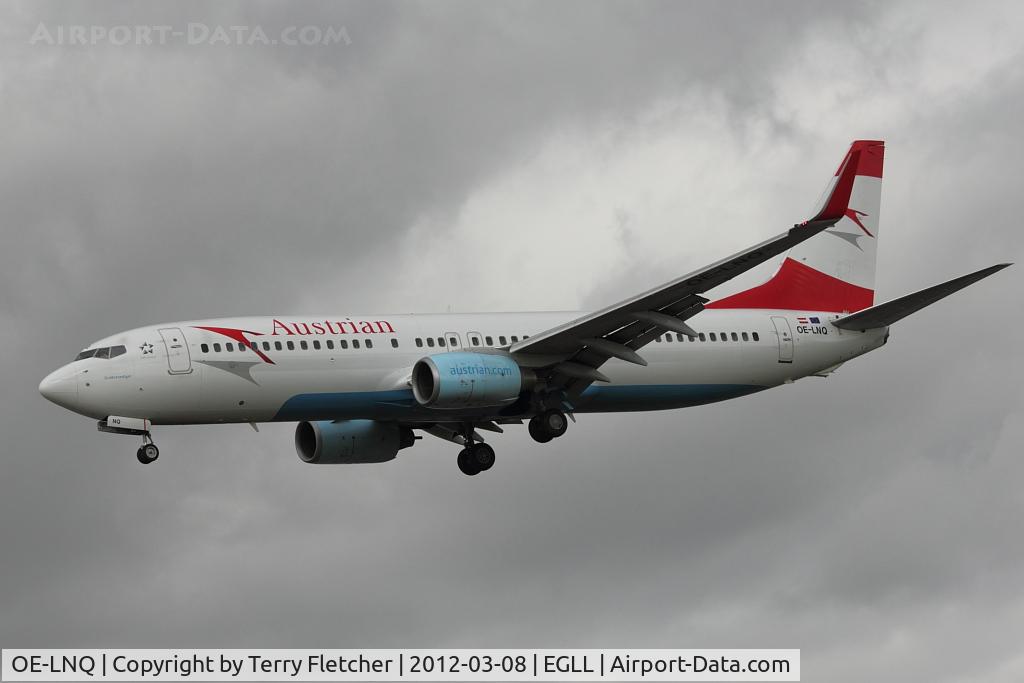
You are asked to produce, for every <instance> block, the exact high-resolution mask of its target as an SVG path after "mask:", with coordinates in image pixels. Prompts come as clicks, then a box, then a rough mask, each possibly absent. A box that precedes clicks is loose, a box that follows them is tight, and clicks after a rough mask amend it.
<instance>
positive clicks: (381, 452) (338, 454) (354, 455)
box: [295, 420, 413, 465]
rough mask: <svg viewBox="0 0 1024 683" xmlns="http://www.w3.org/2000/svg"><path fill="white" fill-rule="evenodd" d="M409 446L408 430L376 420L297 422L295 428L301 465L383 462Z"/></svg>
mask: <svg viewBox="0 0 1024 683" xmlns="http://www.w3.org/2000/svg"><path fill="white" fill-rule="evenodd" d="M412 444H413V435H412V430H411V429H409V428H407V427H400V426H399V425H396V424H392V423H389V422H377V421H376V420H342V421H339V422H331V421H330V420H324V421H321V422H300V423H299V424H298V425H297V426H296V427H295V451H296V452H297V453H298V454H299V458H301V459H302V461H303V462H308V463H311V464H316V465H354V464H357V463H370V462H387V461H388V460H394V459H395V456H396V455H398V451H399V450H401V449H403V448H408V447H409V446H411V445H412Z"/></svg>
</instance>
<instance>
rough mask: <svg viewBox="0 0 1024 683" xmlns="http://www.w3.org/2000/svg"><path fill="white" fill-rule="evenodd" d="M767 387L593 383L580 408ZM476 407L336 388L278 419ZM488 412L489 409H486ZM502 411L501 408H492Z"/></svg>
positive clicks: (699, 398)
mask: <svg viewBox="0 0 1024 683" xmlns="http://www.w3.org/2000/svg"><path fill="white" fill-rule="evenodd" d="M767 388H768V387H764V386H758V385H752V384H632V385H623V386H618V385H610V386H608V385H592V386H590V387H588V388H587V390H586V391H584V392H583V396H582V397H581V398H580V400H579V402H578V405H577V406H576V412H580V413H590V412H594V413H599V412H627V411H638V410H668V409H672V408H687V407H690V406H699V405H702V404H704V403H714V402H715V401H724V400H726V399H730V398H737V397H739V396H745V395H747V394H752V393H754V392H757V391H761V390H762V389H767ZM481 412H482V411H480V410H479V409H476V410H474V411H448V410H431V409H427V408H422V407H420V406H419V405H418V404H417V403H416V399H415V398H413V395H412V391H411V390H409V389H395V390H391V391H356V392H340V393H337V392H332V393H322V394H298V395H296V396H292V397H291V398H290V399H288V400H287V401H285V403H284V405H283V406H281V409H280V410H278V411H277V415H275V416H274V420H276V421H278V422H295V421H298V420H347V419H355V418H365V419H412V418H417V419H425V418H426V419H429V418H435V419H436V418H438V416H443V417H453V418H455V417H461V416H463V415H475V416H477V417H480V416H481ZM483 415H484V416H486V415H487V414H486V412H484V413H483ZM490 415H491V416H492V417H496V416H499V415H504V413H501V409H500V408H499V409H497V410H495V411H494V412H493V413H491V414H490Z"/></svg>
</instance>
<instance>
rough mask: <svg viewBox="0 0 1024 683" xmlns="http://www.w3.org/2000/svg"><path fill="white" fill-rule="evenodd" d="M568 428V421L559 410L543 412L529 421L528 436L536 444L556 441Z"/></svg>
mask: <svg viewBox="0 0 1024 683" xmlns="http://www.w3.org/2000/svg"><path fill="white" fill-rule="evenodd" d="M568 428H569V420H568V419H567V418H566V417H565V413H563V412H562V411H560V410H545V411H544V412H543V413H540V414H538V415H535V416H534V417H533V418H532V419H531V420H530V425H529V430H530V436H532V437H533V440H534V441H536V442H538V443H547V442H548V441H551V440H552V439H557V438H558V437H560V436H561V435H562V434H565V430H567V429H568Z"/></svg>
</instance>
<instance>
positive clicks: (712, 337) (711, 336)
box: [708, 332, 718, 341]
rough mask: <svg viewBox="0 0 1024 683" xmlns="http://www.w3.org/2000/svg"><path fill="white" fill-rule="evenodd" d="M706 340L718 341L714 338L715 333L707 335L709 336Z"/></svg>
mask: <svg viewBox="0 0 1024 683" xmlns="http://www.w3.org/2000/svg"><path fill="white" fill-rule="evenodd" d="M708 338H709V339H711V341H718V337H716V336H715V333H714V332H712V333H711V334H709V335H708Z"/></svg>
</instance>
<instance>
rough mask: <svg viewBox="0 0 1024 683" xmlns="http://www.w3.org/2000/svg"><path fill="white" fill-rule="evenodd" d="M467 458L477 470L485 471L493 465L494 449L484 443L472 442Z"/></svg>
mask: <svg viewBox="0 0 1024 683" xmlns="http://www.w3.org/2000/svg"><path fill="white" fill-rule="evenodd" d="M468 459H469V461H470V462H471V463H472V464H473V466H474V467H476V469H477V471H478V472H486V471H487V470H489V469H491V468H492V467H494V449H493V448H491V447H490V446H488V445H487V444H485V443H477V444H473V446H472V448H470V449H469V458H468Z"/></svg>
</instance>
